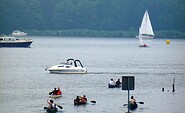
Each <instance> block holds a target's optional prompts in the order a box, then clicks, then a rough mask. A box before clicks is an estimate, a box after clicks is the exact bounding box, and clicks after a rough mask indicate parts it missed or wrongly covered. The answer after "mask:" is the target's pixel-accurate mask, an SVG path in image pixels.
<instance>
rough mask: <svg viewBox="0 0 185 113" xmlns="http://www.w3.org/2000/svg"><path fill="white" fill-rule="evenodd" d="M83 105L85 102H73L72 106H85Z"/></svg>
mask: <svg viewBox="0 0 185 113" xmlns="http://www.w3.org/2000/svg"><path fill="white" fill-rule="evenodd" d="M85 104H87V102H79V101H76V100H74V105H85Z"/></svg>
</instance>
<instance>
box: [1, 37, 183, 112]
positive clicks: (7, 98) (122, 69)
mask: <svg viewBox="0 0 185 113" xmlns="http://www.w3.org/2000/svg"><path fill="white" fill-rule="evenodd" d="M27 38H32V39H33V40H34V41H33V43H32V45H31V48H0V112H1V113H45V111H44V110H43V107H45V106H47V103H46V101H47V99H48V96H49V95H48V93H49V92H50V91H51V90H53V88H54V87H58V86H60V87H61V90H62V92H63V96H62V97H61V98H59V99H55V100H54V101H55V103H57V104H60V105H62V106H63V107H64V109H62V110H60V111H59V113H60V112H62V113H125V112H127V107H126V106H123V104H126V103H127V98H128V97H127V91H125V90H121V88H120V89H109V88H108V87H107V83H108V81H109V80H110V79H111V78H113V79H114V80H117V79H118V78H120V79H121V78H122V76H134V77H135V90H133V91H130V95H134V96H135V98H136V100H137V101H138V102H144V104H138V109H136V110H135V111H132V112H133V113H185V107H184V100H185V99H184V97H185V40H184V39H171V44H169V45H166V44H165V41H166V39H157V38H155V39H153V40H152V41H147V43H148V44H149V45H150V47H149V48H139V47H138V45H139V41H138V40H137V39H135V38H130V39H129V38H97V37H93V38H81V37H75V38H74V37H49V36H46V37H36V36H35V37H30V36H28V37H27ZM68 58H74V59H79V60H80V61H81V62H82V64H83V66H84V67H86V68H87V70H88V74H50V73H49V72H48V71H45V68H46V67H49V66H52V65H55V64H58V63H61V62H65V61H66V60H67V59H68ZM174 78H175V90H176V91H175V92H174V93H172V83H173V79H174ZM162 88H164V89H165V91H164V92H162V91H161V89H162ZM84 94H85V95H86V96H87V98H88V101H89V102H88V104H87V105H85V106H78V107H77V106H74V105H73V99H74V98H75V97H76V96H77V95H84ZM91 100H95V101H96V102H97V103H96V104H95V105H93V104H91V102H90V101H91Z"/></svg>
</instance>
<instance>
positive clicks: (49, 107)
mask: <svg viewBox="0 0 185 113" xmlns="http://www.w3.org/2000/svg"><path fill="white" fill-rule="evenodd" d="M47 103H48V105H49V106H48V109H53V108H56V104H54V101H53V100H51V99H50V100H48V99H47Z"/></svg>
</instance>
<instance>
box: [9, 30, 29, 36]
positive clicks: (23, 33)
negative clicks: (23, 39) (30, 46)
mask: <svg viewBox="0 0 185 113" xmlns="http://www.w3.org/2000/svg"><path fill="white" fill-rule="evenodd" d="M11 35H12V36H26V35H27V33H25V32H22V31H19V30H15V31H13V32H12V34H11Z"/></svg>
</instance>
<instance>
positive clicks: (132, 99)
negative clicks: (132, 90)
mask: <svg viewBox="0 0 185 113" xmlns="http://www.w3.org/2000/svg"><path fill="white" fill-rule="evenodd" d="M129 102H130V104H132V105H134V104H136V99H135V98H134V96H131V98H130V101H129Z"/></svg>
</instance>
